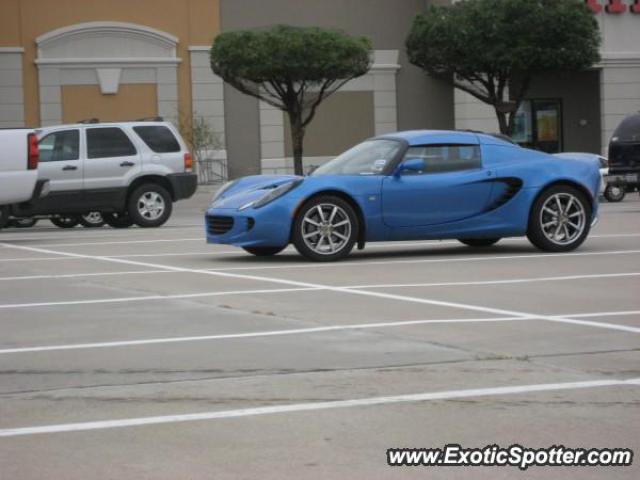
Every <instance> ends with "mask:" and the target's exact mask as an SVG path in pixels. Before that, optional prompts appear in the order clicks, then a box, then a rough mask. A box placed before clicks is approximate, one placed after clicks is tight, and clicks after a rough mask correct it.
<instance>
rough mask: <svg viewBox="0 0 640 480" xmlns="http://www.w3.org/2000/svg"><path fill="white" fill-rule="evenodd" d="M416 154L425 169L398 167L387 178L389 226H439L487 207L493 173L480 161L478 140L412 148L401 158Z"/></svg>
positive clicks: (385, 192)
mask: <svg viewBox="0 0 640 480" xmlns="http://www.w3.org/2000/svg"><path fill="white" fill-rule="evenodd" d="M416 159H419V160H422V162H423V163H422V165H424V168H423V169H422V170H420V171H417V170H415V169H413V170H402V168H400V169H399V170H398V172H397V173H396V174H395V175H393V176H389V177H386V178H385V180H384V182H383V186H382V208H383V218H384V222H385V224H386V225H388V226H390V227H418V226H428V225H437V224H443V223H449V222H455V221H458V220H463V219H465V218H470V217H473V216H475V215H478V214H480V213H482V212H483V211H484V210H485V209H486V207H487V204H488V202H489V198H490V195H491V188H492V187H491V182H490V179H491V175H492V172H491V170H489V169H485V168H484V167H483V166H482V159H481V155H480V147H479V145H461V144H451V145H424V146H413V147H410V148H409V149H408V150H407V152H406V154H405V156H404V159H403V162H404V161H407V160H416ZM414 163H415V162H414Z"/></svg>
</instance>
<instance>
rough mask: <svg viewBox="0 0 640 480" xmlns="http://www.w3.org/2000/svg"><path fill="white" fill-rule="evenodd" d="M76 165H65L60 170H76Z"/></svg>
mask: <svg viewBox="0 0 640 480" xmlns="http://www.w3.org/2000/svg"><path fill="white" fill-rule="evenodd" d="M77 169H78V167H76V166H74V165H65V166H64V167H63V168H62V170H63V171H65V172H68V171H71V170H77Z"/></svg>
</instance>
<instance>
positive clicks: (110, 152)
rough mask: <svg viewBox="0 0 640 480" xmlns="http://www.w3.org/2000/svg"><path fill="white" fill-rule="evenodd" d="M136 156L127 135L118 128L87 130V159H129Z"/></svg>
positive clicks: (134, 148)
mask: <svg viewBox="0 0 640 480" xmlns="http://www.w3.org/2000/svg"><path fill="white" fill-rule="evenodd" d="M135 154H136V147H134V146H133V143H131V140H129V137H127V134H126V133H124V132H123V131H122V130H120V129H119V128H117V127H105V128H90V129H87V157H88V158H110V157H128V156H131V155H135Z"/></svg>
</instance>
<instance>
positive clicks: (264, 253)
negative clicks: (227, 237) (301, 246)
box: [243, 245, 286, 257]
mask: <svg viewBox="0 0 640 480" xmlns="http://www.w3.org/2000/svg"><path fill="white" fill-rule="evenodd" d="M285 248H286V245H285V246H284V247H243V250H244V251H245V252H247V253H250V254H251V255H255V256H256V257H270V256H272V255H277V254H278V253H280V252H281V251H282V250H284V249H285Z"/></svg>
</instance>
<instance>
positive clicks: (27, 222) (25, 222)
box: [11, 217, 38, 228]
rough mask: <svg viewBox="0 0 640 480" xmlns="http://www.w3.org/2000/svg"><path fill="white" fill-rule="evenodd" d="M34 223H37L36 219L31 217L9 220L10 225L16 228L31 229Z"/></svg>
mask: <svg viewBox="0 0 640 480" xmlns="http://www.w3.org/2000/svg"><path fill="white" fill-rule="evenodd" d="M36 223H38V219H37V218H31V217H26V218H14V219H13V220H11V225H13V226H14V227H16V228H31V227H33V226H35V224H36Z"/></svg>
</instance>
